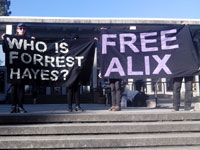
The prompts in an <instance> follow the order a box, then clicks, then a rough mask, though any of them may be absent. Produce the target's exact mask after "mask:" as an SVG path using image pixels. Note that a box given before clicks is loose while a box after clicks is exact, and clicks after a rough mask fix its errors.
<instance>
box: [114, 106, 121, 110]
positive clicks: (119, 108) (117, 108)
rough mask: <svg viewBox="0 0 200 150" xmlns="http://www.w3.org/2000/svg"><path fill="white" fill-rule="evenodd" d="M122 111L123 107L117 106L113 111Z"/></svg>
mask: <svg viewBox="0 0 200 150" xmlns="http://www.w3.org/2000/svg"><path fill="white" fill-rule="evenodd" d="M120 110H121V107H120V106H115V107H114V109H113V111H120Z"/></svg>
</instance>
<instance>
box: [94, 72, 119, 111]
mask: <svg viewBox="0 0 200 150" xmlns="http://www.w3.org/2000/svg"><path fill="white" fill-rule="evenodd" d="M98 76H99V78H102V75H101V73H99V75H98ZM109 82H110V88H111V99H112V106H111V107H110V108H109V110H110V111H120V110H121V80H120V79H109Z"/></svg>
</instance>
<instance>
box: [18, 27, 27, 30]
mask: <svg viewBox="0 0 200 150" xmlns="http://www.w3.org/2000/svg"><path fill="white" fill-rule="evenodd" d="M17 29H18V30H26V29H25V28H23V27H18V28H17Z"/></svg>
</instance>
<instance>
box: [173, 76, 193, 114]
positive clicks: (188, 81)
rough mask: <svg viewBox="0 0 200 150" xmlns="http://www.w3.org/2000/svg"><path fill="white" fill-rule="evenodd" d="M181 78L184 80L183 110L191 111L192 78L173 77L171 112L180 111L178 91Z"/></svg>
mask: <svg viewBox="0 0 200 150" xmlns="http://www.w3.org/2000/svg"><path fill="white" fill-rule="evenodd" d="M183 78H184V79H185V99H184V110H185V111H192V108H191V103H192V82H193V79H194V77H193V76H187V77H175V78H174V79H173V111H179V109H180V90H181V84H182V80H183Z"/></svg>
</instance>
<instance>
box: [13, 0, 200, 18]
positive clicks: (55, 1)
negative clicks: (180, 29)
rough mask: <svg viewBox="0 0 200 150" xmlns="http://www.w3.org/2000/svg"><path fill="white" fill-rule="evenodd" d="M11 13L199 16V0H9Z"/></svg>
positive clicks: (165, 16) (85, 15)
mask: <svg viewBox="0 0 200 150" xmlns="http://www.w3.org/2000/svg"><path fill="white" fill-rule="evenodd" d="M10 9H11V11H12V14H11V16H41V17H133V18H184V19H187V18H192V19H200V0H11V7H10Z"/></svg>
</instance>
